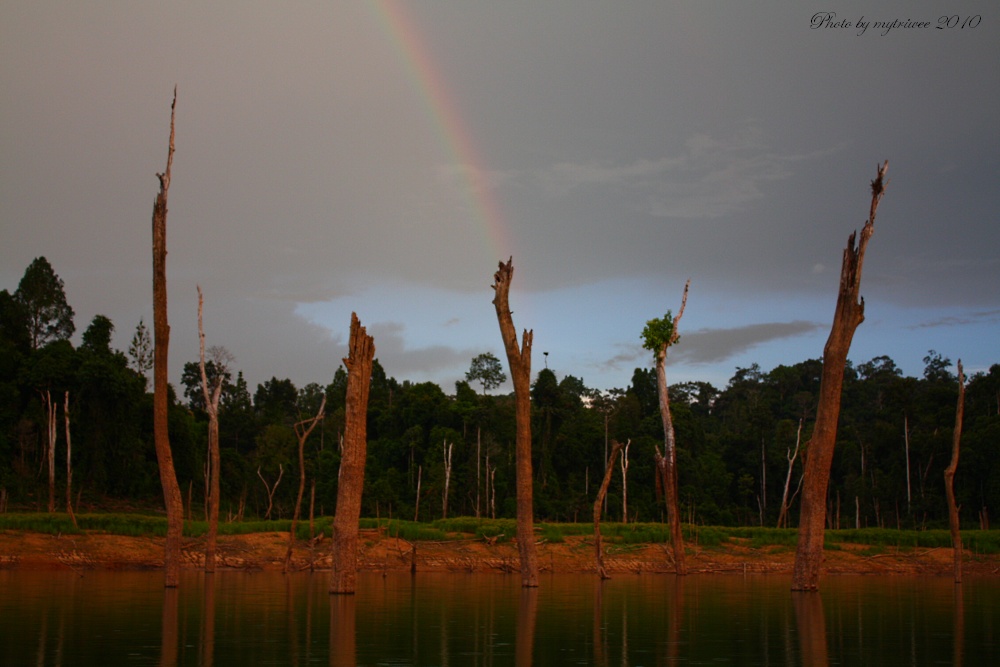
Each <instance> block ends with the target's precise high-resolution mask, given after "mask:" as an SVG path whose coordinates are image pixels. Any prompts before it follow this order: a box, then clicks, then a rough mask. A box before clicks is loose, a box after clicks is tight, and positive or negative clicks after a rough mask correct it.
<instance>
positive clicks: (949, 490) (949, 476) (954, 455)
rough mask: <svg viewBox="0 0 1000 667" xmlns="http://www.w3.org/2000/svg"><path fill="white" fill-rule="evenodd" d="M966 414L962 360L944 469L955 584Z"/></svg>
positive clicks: (957, 580)
mask: <svg viewBox="0 0 1000 667" xmlns="http://www.w3.org/2000/svg"><path fill="white" fill-rule="evenodd" d="M964 413H965V374H964V373H963V372H962V360H961V359H959V360H958V405H957V407H956V408H955V430H954V432H953V433H952V437H951V463H949V464H948V467H947V468H945V469H944V493H945V497H946V498H947V499H948V526H949V528H951V546H952V549H953V550H954V552H955V583H956V584H960V583H962V533H961V532H960V528H961V525H960V523H959V521H958V504H957V503H956V502H955V471H956V470H957V469H958V449H959V445H960V444H961V441H962V417H963V415H964Z"/></svg>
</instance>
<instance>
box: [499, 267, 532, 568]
mask: <svg viewBox="0 0 1000 667" xmlns="http://www.w3.org/2000/svg"><path fill="white" fill-rule="evenodd" d="M513 275H514V264H513V258H510V259H508V260H507V263H506V264H504V263H503V262H500V266H499V268H498V269H497V272H496V273H495V274H493V291H494V292H495V295H494V297H493V305H494V306H495V307H496V311H497V321H498V322H499V324H500V336H501V337H502V338H503V344H504V348H506V350H507V363H508V364H510V375H511V379H512V380H513V382H514V418H515V420H516V423H517V436H516V446H515V449H516V469H517V550H518V553H519V555H520V558H521V586H522V587H525V588H534V587H536V586H538V557H537V554H536V551H535V526H534V522H535V518H534V502H533V499H532V493H533V492H532V485H533V483H534V480H533V474H532V471H531V343H532V339H533V338H534V332H533V331H529V330H528V329H525V330H524V333H523V335H522V337H521V346H520V347H518V345H517V332H516V331H515V329H514V320H513V318H512V317H511V311H510V305H509V293H510V280H511V278H512V277H513Z"/></svg>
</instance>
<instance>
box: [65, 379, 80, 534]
mask: <svg viewBox="0 0 1000 667" xmlns="http://www.w3.org/2000/svg"><path fill="white" fill-rule="evenodd" d="M64 399H65V402H64V403H63V421H65V422H66V513H67V514H69V518H70V520H71V521H72V522H73V526H74V527H78V526H77V525H76V514H74V513H73V444H72V441H71V440H70V437H69V392H68V391H67V392H66V395H65V397H64Z"/></svg>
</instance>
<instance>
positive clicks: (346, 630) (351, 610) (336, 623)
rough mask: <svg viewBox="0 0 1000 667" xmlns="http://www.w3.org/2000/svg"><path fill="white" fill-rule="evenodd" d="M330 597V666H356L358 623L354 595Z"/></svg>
mask: <svg viewBox="0 0 1000 667" xmlns="http://www.w3.org/2000/svg"><path fill="white" fill-rule="evenodd" d="M329 598H330V667H341V666H343V667H354V665H356V664H357V648H356V638H357V625H356V621H355V613H356V612H355V605H356V603H357V598H356V597H355V596H353V595H331V596H329Z"/></svg>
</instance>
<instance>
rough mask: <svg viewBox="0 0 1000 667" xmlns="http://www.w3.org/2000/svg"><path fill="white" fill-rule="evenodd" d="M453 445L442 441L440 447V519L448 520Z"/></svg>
mask: <svg viewBox="0 0 1000 667" xmlns="http://www.w3.org/2000/svg"><path fill="white" fill-rule="evenodd" d="M454 446H455V443H451V444H450V445H449V444H448V441H447V440H445V441H443V444H442V447H443V449H444V497H443V498H442V501H441V518H442V519H447V518H448V487H449V486H450V484H451V451H452V449H453V448H454Z"/></svg>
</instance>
